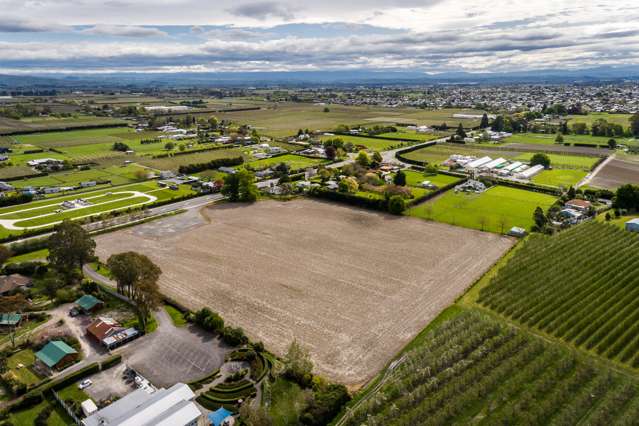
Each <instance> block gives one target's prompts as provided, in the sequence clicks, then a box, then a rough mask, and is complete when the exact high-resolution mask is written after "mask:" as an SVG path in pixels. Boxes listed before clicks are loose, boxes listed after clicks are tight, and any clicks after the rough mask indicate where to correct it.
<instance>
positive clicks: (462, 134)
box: [455, 123, 468, 140]
mask: <svg viewBox="0 0 639 426" xmlns="http://www.w3.org/2000/svg"><path fill="white" fill-rule="evenodd" d="M455 135H457V138H458V139H461V140H463V139H465V138H466V136H468V135H466V131H465V130H464V126H462V124H461V123H459V126H457V131H456V132H455Z"/></svg>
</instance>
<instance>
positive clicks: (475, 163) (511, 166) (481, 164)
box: [442, 154, 544, 181]
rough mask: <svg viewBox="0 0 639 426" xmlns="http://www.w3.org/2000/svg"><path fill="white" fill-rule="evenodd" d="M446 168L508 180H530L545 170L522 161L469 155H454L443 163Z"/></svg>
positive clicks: (540, 166)
mask: <svg viewBox="0 0 639 426" xmlns="http://www.w3.org/2000/svg"><path fill="white" fill-rule="evenodd" d="M442 164H443V165H444V166H447V167H452V168H460V169H463V170H464V171H465V172H467V173H469V174H479V173H483V174H490V175H494V176H497V177H501V178H506V179H517V180H526V181H527V180H530V179H531V178H533V177H534V176H536V175H538V174H539V173H541V172H542V171H543V170H544V166H542V165H540V164H538V165H535V166H531V165H528V164H526V163H523V162H521V161H511V160H507V159H505V158H501V157H500V158H496V159H493V158H491V157H488V156H484V157H480V158H477V157H474V156H468V155H459V154H453V155H451V156H450V157H449V158H448V159H447V160H446V161H444V162H443V163H442Z"/></svg>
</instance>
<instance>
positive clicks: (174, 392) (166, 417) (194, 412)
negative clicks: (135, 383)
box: [82, 383, 201, 426]
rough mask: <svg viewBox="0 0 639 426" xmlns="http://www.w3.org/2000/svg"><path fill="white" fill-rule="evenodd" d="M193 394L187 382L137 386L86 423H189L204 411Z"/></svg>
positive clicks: (142, 425) (133, 425) (106, 425)
mask: <svg viewBox="0 0 639 426" xmlns="http://www.w3.org/2000/svg"><path fill="white" fill-rule="evenodd" d="M193 398H195V394H194V393H193V391H192V390H191V388H189V387H188V386H187V385H185V384H184V383H177V384H175V385H173V386H171V387H170V388H169V389H163V388H162V389H159V390H157V391H155V392H154V393H148V392H147V391H145V390H143V389H137V390H135V391H133V392H131V393H130V394H128V395H126V396H125V397H123V398H120V399H119V400H117V401H115V402H114V403H113V404H111V405H109V406H107V407H105V408H103V409H102V410H100V411H98V412H96V413H94V414H92V415H91V416H89V417H87V418H86V419H84V420H83V421H82V422H83V424H84V425H85V426H115V425H117V426H150V425H170V424H171V425H183V424H188V423H190V422H192V421H194V420H196V419H197V418H199V417H200V415H201V413H200V411H199V410H198V409H197V406H196V405H195V404H194V403H193V402H192V399H193Z"/></svg>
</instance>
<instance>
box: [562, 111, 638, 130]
mask: <svg viewBox="0 0 639 426" xmlns="http://www.w3.org/2000/svg"><path fill="white" fill-rule="evenodd" d="M631 115H632V114H611V113H608V112H591V113H590V114H587V115H570V116H568V119H569V120H570V121H568V125H569V126H570V125H572V124H574V123H586V125H587V126H588V128H590V127H591V126H592V123H594V122H595V121H597V120H600V119H603V120H606V121H607V122H608V123H613V124H619V125H621V126H623V127H624V129H625V128H627V127H629V126H630V121H629V120H630V117H631Z"/></svg>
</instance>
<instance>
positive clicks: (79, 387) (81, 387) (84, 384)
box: [78, 379, 93, 390]
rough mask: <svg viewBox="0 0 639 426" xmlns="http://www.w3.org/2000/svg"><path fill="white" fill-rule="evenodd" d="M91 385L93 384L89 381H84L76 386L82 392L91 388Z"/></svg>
mask: <svg viewBox="0 0 639 426" xmlns="http://www.w3.org/2000/svg"><path fill="white" fill-rule="evenodd" d="M92 384H93V382H92V381H91V379H86V380H83V381H81V382H80V384H79V385H78V389H80V390H82V389H86V388H88V387H89V386H91V385H92Z"/></svg>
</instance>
